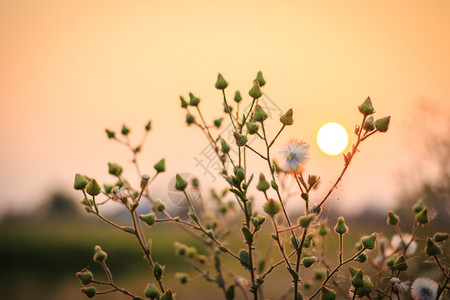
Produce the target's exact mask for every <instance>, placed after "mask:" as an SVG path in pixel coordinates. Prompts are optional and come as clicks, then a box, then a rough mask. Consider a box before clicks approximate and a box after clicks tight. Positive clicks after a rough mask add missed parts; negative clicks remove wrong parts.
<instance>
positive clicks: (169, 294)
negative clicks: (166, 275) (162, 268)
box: [159, 289, 173, 300]
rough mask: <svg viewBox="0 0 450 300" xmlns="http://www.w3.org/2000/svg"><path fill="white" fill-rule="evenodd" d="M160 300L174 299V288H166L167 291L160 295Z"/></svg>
mask: <svg viewBox="0 0 450 300" xmlns="http://www.w3.org/2000/svg"><path fill="white" fill-rule="evenodd" d="M159 300H173V294H172V290H171V289H168V290H166V292H165V293H164V294H162V295H161V297H159Z"/></svg>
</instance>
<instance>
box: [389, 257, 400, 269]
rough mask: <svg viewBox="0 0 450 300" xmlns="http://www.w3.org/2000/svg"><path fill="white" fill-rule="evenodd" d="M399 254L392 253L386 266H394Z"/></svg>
mask: <svg viewBox="0 0 450 300" xmlns="http://www.w3.org/2000/svg"><path fill="white" fill-rule="evenodd" d="M397 258H398V256H397V255H392V256H391V257H390V258H389V259H388V260H387V261H386V266H388V267H390V268H393V267H394V263H395V261H396V260H397Z"/></svg>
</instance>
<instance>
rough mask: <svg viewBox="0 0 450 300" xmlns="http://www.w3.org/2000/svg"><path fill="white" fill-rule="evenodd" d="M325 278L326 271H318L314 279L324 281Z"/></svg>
mask: <svg viewBox="0 0 450 300" xmlns="http://www.w3.org/2000/svg"><path fill="white" fill-rule="evenodd" d="M324 277H325V271H324V270H316V272H315V273H314V278H316V279H317V280H322V279H323V278H324Z"/></svg>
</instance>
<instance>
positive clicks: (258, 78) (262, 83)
mask: <svg viewBox="0 0 450 300" xmlns="http://www.w3.org/2000/svg"><path fill="white" fill-rule="evenodd" d="M253 82H254V83H255V82H259V86H265V85H266V81H265V80H264V77H263V74H262V72H261V71H259V72H258V74H256V78H255V80H253Z"/></svg>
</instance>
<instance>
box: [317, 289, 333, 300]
mask: <svg viewBox="0 0 450 300" xmlns="http://www.w3.org/2000/svg"><path fill="white" fill-rule="evenodd" d="M321 292H322V296H321V297H320V299H321V300H335V299H336V292H335V291H333V290H332V289H329V288H327V287H326V286H324V287H322V289H321Z"/></svg>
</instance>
